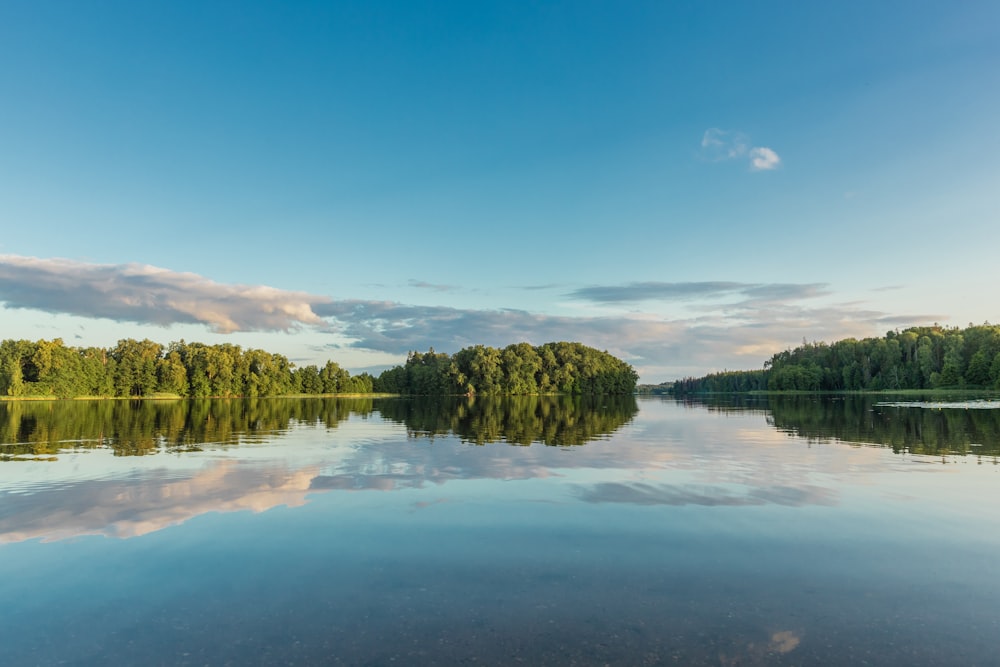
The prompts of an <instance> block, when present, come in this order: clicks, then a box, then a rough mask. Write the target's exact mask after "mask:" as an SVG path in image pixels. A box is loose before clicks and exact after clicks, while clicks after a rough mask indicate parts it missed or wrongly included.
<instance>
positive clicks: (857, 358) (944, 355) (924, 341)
mask: <svg viewBox="0 0 1000 667" xmlns="http://www.w3.org/2000/svg"><path fill="white" fill-rule="evenodd" d="M894 389H1000V326H995V325H990V324H983V325H972V324H970V325H969V326H968V327H967V328H965V329H960V328H957V327H955V328H945V327H940V326H932V327H912V328H910V329H906V330H904V331H902V332H900V331H889V332H888V333H886V334H885V336H883V337H881V338H865V339H862V340H857V339H855V338H846V339H844V340H839V341H837V342H835V343H815V342H814V343H807V342H803V344H802V345H800V346H799V347H796V348H795V349H791V350H785V351H783V352H779V353H777V354H775V355H774V356H772V357H771V359H769V360H768V361H766V362H764V368H763V369H762V370H753V371H726V372H723V373H712V374H709V375H706V376H704V377H700V378H685V379H683V380H677V381H676V382H675V383H674V392H675V393H678V394H685V393H702V392H743V391H755V390H769V391H882V390H894Z"/></svg>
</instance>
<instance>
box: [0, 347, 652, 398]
mask: <svg viewBox="0 0 1000 667" xmlns="http://www.w3.org/2000/svg"><path fill="white" fill-rule="evenodd" d="M636 378H637V376H636V373H635V371H634V370H633V369H632V367H631V366H630V365H629V364H627V363H625V362H623V361H621V360H620V359H617V358H615V357H613V356H611V355H610V354H608V353H607V352H600V351H598V350H595V349H594V348H590V347H587V346H585V345H582V344H580V343H546V344H545V345H542V346H539V347H532V346H531V345H529V344H527V343H518V344H515V345H509V346H508V347H506V348H504V349H502V350H500V349H497V348H492V347H487V346H483V345H477V346H475V347H470V348H466V349H464V350H460V351H459V352H457V353H456V354H454V355H453V356H450V355H447V354H443V353H435V352H434V350H433V349H431V350H430V351H428V352H426V353H423V354H421V353H420V352H411V353H410V355H409V357H408V358H407V360H406V364H405V365H403V366H397V367H395V368H391V369H389V370H387V371H384V372H383V373H382V374H381V375H379V376H378V377H373V376H371V375H369V374H368V373H361V374H360V375H357V376H351V374H350V373H349V372H348V371H347V370H345V369H343V368H341V367H340V365H339V364H337V363H336V362H333V361H327V362H326V364H325V365H324V366H322V367H319V366H316V365H307V366H303V367H299V368H297V367H296V366H295V364H293V363H292V362H290V361H289V360H288V358H287V357H285V356H283V355H280V354H274V353H271V352H265V351H264V350H257V349H248V350H244V349H242V348H241V347H240V346H238V345H231V344H228V343H224V344H219V345H205V344H203V343H185V342H184V341H183V340H182V341H180V342H173V343H170V345H168V346H166V347H164V346H163V345H160V344H159V343H154V342H153V341H151V340H148V339H147V340H141V341H137V340H133V339H131V338H129V339H123V340H120V341H118V344H117V345H115V346H114V347H112V348H99V347H70V346H67V345H65V344H64V343H63V341H62V339H59V338H56V339H54V340H39V341H29V340H4V341H2V342H0V396H8V397H26V398H32V397H37V398H75V397H83V396H87V397H134V398H141V397H151V396H172V397H188V398H206V397H222V398H230V397H256V396H288V395H296V394H307V395H320V394H371V393H393V394H424V395H446V394H487V395H497V394H538V393H566V394H625V393H631V392H632V391H633V390H634V389H635V382H636Z"/></svg>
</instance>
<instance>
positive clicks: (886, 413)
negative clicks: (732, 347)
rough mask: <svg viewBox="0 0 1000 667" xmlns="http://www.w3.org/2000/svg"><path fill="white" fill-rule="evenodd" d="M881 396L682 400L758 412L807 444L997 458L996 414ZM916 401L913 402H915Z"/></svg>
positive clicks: (999, 426) (999, 421)
mask: <svg viewBox="0 0 1000 667" xmlns="http://www.w3.org/2000/svg"><path fill="white" fill-rule="evenodd" d="M885 400H886V397H885V396H882V395H836V396H831V395H806V394H795V395H742V396H722V395H719V396H712V397H706V398H694V399H693V398H685V399H684V400H683V401H681V402H682V403H683V404H685V405H689V406H702V407H706V408H708V409H709V410H710V411H718V412H730V411H739V412H747V411H751V412H759V413H761V414H763V415H764V416H765V417H766V419H767V422H768V423H769V424H770V425H771V426H773V427H774V428H776V429H778V430H779V431H783V432H786V433H789V434H792V435H795V436H798V437H802V438H806V439H809V440H818V441H832V440H840V441H844V442H848V443H854V444H861V445H873V446H879V447H887V448H890V449H892V451H894V452H896V453H897V454H899V453H910V454H921V455H931V456H941V455H981V456H990V457H996V456H998V455H1000V409H967V408H966V407H964V404H960V406H959V407H955V408H927V407H909V406H907V405H905V403H898V404H894V405H880V403H882V402H884V401H885ZM913 400H914V402H916V399H913Z"/></svg>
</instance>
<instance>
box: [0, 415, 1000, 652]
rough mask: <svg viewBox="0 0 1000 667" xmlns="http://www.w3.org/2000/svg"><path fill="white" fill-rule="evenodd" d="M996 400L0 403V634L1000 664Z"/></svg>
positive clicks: (241, 646)
mask: <svg viewBox="0 0 1000 667" xmlns="http://www.w3.org/2000/svg"><path fill="white" fill-rule="evenodd" d="M998 407H1000V402H995V401H989V400H985V401H974V400H966V401H964V402H959V403H942V402H935V401H931V400H920V399H915V398H912V397H909V398H905V399H886V398H883V397H843V396H840V397H818V396H788V397H771V398H766V397H737V398H713V399H709V400H704V401H699V400H691V401H686V402H685V401H675V400H673V399H661V398H639V399H636V398H633V397H608V398H598V399H591V400H587V399H572V398H567V397H541V398H510V399H505V400H493V401H490V400H484V399H477V400H470V399H465V398H462V399H450V400H428V399H414V400H403V399H374V400H373V399H301V400H300V399H281V398H276V399H259V400H252V401H251V400H248V401H241V400H214V401H212V400H204V401H145V402H128V401H94V402H88V401H59V402H8V403H0V443H2V444H0V562H2V563H3V565H4V568H3V573H4V576H3V577H0V600H2V601H3V604H2V605H0V627H2V628H3V636H4V639H3V642H2V647H0V662H2V663H3V664H5V665H56V664H73V665H107V664H147V665H157V664H162V665H206V664H211V665H226V664H232V665H247V664H282V665H285V664H288V665H292V664H298V665H302V664H344V665H389V664H399V665H415V664H438V665H480V664H481V665H510V664H525V665H605V664H612V665H660V664H669V665H675V664H679V665H723V666H727V665H831V664H850V665H864V664H871V665H942V664H949V665H951V664H954V665H988V664H997V657H996V656H997V653H998V651H1000V614H998V611H1000V578H998V577H997V576H996V565H997V563H998V560H1000V503H998V501H1000V466H998V460H1000V409H996V408H998Z"/></svg>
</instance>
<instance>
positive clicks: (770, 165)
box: [750, 146, 781, 171]
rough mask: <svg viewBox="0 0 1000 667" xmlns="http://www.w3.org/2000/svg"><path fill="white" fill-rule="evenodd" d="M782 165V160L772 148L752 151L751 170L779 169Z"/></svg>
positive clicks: (760, 148)
mask: <svg viewBox="0 0 1000 667" xmlns="http://www.w3.org/2000/svg"><path fill="white" fill-rule="evenodd" d="M780 164H781V158H780V157H778V154H777V153H775V152H774V151H772V150H771V149H770V148H767V147H765V146H760V147H757V148H751V149H750V168H751V169H753V170H754V171H768V170H770V169H777V168H778V165H780Z"/></svg>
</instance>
